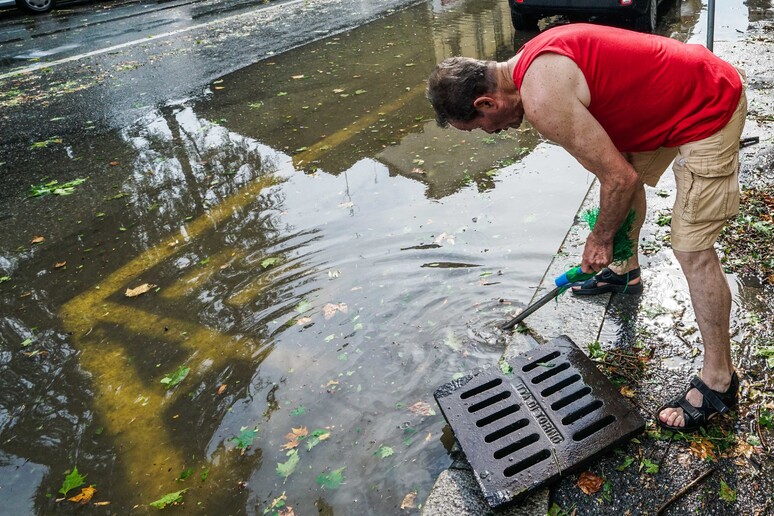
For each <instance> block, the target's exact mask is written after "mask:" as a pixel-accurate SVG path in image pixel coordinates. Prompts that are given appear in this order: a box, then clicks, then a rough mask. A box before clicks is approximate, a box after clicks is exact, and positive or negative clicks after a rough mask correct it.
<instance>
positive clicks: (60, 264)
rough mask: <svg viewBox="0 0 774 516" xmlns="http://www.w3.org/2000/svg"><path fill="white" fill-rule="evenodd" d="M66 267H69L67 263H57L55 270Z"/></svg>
mask: <svg viewBox="0 0 774 516" xmlns="http://www.w3.org/2000/svg"><path fill="white" fill-rule="evenodd" d="M65 265H67V262H56V263H55V264H54V268H55V269H61V268H62V267H64V266H65Z"/></svg>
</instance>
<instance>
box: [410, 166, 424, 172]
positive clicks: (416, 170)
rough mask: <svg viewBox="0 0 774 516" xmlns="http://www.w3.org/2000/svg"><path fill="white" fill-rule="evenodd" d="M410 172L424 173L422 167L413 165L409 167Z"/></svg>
mask: <svg viewBox="0 0 774 516" xmlns="http://www.w3.org/2000/svg"><path fill="white" fill-rule="evenodd" d="M411 173H412V174H425V171H424V169H421V168H419V167H414V168H412V169H411Z"/></svg>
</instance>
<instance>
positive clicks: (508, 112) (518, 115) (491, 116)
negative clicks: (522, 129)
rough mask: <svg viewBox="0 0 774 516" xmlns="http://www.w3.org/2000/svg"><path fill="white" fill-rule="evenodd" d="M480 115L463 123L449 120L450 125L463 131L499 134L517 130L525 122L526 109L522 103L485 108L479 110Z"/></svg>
mask: <svg viewBox="0 0 774 516" xmlns="http://www.w3.org/2000/svg"><path fill="white" fill-rule="evenodd" d="M478 113H479V115H478V116H477V117H476V118H474V119H473V120H469V121H467V122H461V121H459V120H449V124H450V125H451V126H452V127H454V128H456V129H459V130H461V131H472V130H473V129H483V130H484V131H486V132H487V133H499V132H500V131H504V130H506V129H517V128H518V127H519V126H520V125H521V122H522V121H523V120H524V108H523V107H522V105H521V102H517V103H515V104H513V105H502V104H499V105H497V106H484V109H479V110H478Z"/></svg>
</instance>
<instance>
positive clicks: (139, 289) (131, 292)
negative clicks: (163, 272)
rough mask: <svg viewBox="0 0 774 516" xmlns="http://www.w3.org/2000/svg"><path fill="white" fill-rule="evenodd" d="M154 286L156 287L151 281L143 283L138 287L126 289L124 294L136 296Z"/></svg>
mask: <svg viewBox="0 0 774 516" xmlns="http://www.w3.org/2000/svg"><path fill="white" fill-rule="evenodd" d="M154 288H156V285H154V284H152V283H143V284H142V285H140V286H139V287H135V288H128V289H126V292H125V293H124V295H126V297H137V296H139V295H142V294H145V293H146V292H149V291H150V290H151V289H154Z"/></svg>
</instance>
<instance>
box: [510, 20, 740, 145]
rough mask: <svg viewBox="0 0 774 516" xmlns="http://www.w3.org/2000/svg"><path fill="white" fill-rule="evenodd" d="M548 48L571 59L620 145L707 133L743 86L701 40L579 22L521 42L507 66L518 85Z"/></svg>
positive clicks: (680, 140)
mask: <svg viewBox="0 0 774 516" xmlns="http://www.w3.org/2000/svg"><path fill="white" fill-rule="evenodd" d="M546 52H551V53H555V54H560V55H563V56H566V57H569V58H570V59H572V60H573V61H575V63H576V64H577V65H578V67H579V68H580V70H581V72H583V75H584V76H585V77H586V82H587V83H588V86H589V89H590V91H591V104H590V105H589V107H588V109H589V111H590V112H591V114H592V115H593V116H594V118H596V119H597V121H598V122H599V123H600V124H601V125H602V127H603V128H604V129H605V131H606V132H607V134H608V135H609V136H610V138H611V139H612V140H613V143H614V144H615V146H616V148H617V149H618V150H619V151H621V152H639V151H648V150H655V149H657V148H659V147H677V146H679V145H682V144H684V143H688V142H692V141H697V140H701V139H703V138H706V137H708V136H711V135H712V134H714V133H715V132H717V131H718V130H720V129H721V128H723V127H724V126H725V125H726V124H727V123H728V121H729V120H730V119H731V115H732V114H733V112H734V110H735V109H736V106H737V104H738V103H739V98H740V96H741V94H742V81H741V79H740V77H739V74H738V72H737V71H736V69H735V68H734V67H733V66H731V65H730V64H729V63H727V62H725V61H723V60H722V59H720V58H719V57H717V56H715V55H714V54H713V53H712V52H710V51H709V50H707V49H706V48H705V47H703V46H701V45H693V44H686V43H682V42H680V41H677V40H674V39H670V38H666V37H663V36H656V35H651V34H641V33H636V32H632V31H628V30H624V29H616V28H611V27H602V26H599V25H590V24H584V23H578V24H571V25H563V26H559V27H555V28H553V29H549V30H547V31H545V32H543V33H541V34H539V35H537V36H536V37H535V38H534V39H532V40H530V41H529V42H527V43H526V44H525V45H524V46H523V47H521V49H520V50H519V54H521V57H520V58H519V61H518V62H517V63H516V67H515V68H514V70H513V81H514V83H515V84H516V87H517V88H518V89H519V90H520V89H521V82H522V80H523V78H524V74H525V73H526V71H527V69H528V68H529V66H530V64H532V61H533V60H534V59H535V58H536V57H537V56H539V55H540V54H543V53H546Z"/></svg>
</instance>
